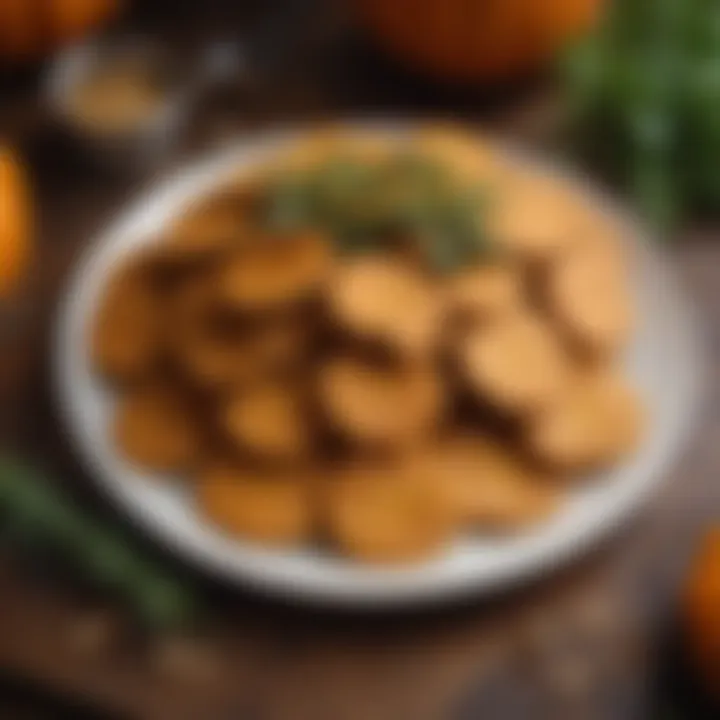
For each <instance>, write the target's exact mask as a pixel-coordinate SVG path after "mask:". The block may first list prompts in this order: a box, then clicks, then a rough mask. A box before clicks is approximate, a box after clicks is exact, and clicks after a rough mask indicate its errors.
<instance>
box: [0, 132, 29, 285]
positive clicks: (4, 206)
mask: <svg viewBox="0 0 720 720" xmlns="http://www.w3.org/2000/svg"><path fill="white" fill-rule="evenodd" d="M31 225H32V211H31V207H30V198H29V192H28V183H27V179H26V175H25V172H24V169H23V167H22V165H21V164H20V162H19V160H18V159H17V158H16V156H15V154H14V153H13V152H12V151H11V150H9V149H8V148H6V147H2V146H0V299H2V298H4V297H6V296H7V295H9V294H10V293H11V292H12V290H13V289H14V288H15V286H16V285H17V283H18V281H19V280H20V278H21V277H22V275H23V273H24V271H25V268H26V266H27V262H28V259H29V255H30V244H31V233H32V230H31Z"/></svg>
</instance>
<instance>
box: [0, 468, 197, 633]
mask: <svg viewBox="0 0 720 720" xmlns="http://www.w3.org/2000/svg"><path fill="white" fill-rule="evenodd" d="M2 530H5V533H4V534H5V535H6V537H10V538H12V539H13V540H15V541H16V542H18V541H19V542H20V543H21V544H22V545H24V549H26V550H30V551H32V550H33V549H34V548H39V549H41V550H42V551H43V552H44V553H46V552H47V553H50V554H51V555H56V556H58V557H61V558H62V559H64V560H67V561H68V562H69V564H70V565H71V566H72V567H74V568H75V569H76V570H77V571H78V572H79V573H81V574H82V575H83V576H85V577H86V578H87V579H88V580H89V581H90V582H91V583H92V584H94V585H96V586H98V588H101V589H104V590H108V591H110V592H113V593H116V594H117V595H118V596H120V597H121V598H122V599H123V600H124V601H125V602H126V603H127V605H128V606H129V608H130V609H131V610H132V611H133V613H134V614H135V615H136V617H137V618H138V620H140V622H141V623H142V624H143V625H144V626H146V627H147V628H149V629H151V630H156V631H175V630H181V629H184V628H187V627H188V626H189V624H190V623H191V621H192V620H193V618H194V616H195V612H196V599H195V597H194V593H193V591H192V589H191V588H190V587H189V586H188V585H187V584H186V583H185V582H183V581H181V580H180V579H179V578H177V577H176V576H174V575H172V574H171V573H169V572H168V571H167V570H166V569H165V568H164V567H162V566H161V565H160V564H158V563H157V562H156V561H153V560H151V559H150V558H148V557H146V556H145V555H144V554H143V553H142V552H141V551H140V550H139V549H138V548H137V546H136V545H135V544H134V543H132V542H131V541H130V540H129V539H128V538H127V537H124V536H123V535H122V534H121V533H119V532H117V531H115V530H114V529H112V528H111V527H109V526H107V525H106V524H105V523H102V522H100V521H98V520H96V519H94V518H91V517H90V516H88V514H87V513H86V512H85V511H84V510H82V509H81V508H80V506H79V505H77V504H76V503H74V502H73V501H72V500H71V499H70V498H69V497H67V496H66V495H65V494H64V493H63V492H62V491H61V490H60V489H59V488H58V486H57V485H55V484H53V483H52V482H51V481H49V480H48V479H47V478H45V477H43V476H42V475H41V474H40V473H39V472H38V471H36V470H34V469H32V468H30V467H29V466H27V465H25V464H23V463H20V462H18V461H17V460H15V459H10V458H8V457H1V458H0V531H2Z"/></svg>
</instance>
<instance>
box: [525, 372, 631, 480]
mask: <svg viewBox="0 0 720 720" xmlns="http://www.w3.org/2000/svg"><path fill="white" fill-rule="evenodd" d="M643 427H644V413H643V411H642V406H641V403H640V400H639V398H638V396H637V394H636V392H635V391H634V390H633V389H632V388H631V387H630V386H629V385H628V384H627V382H626V381H625V380H624V379H622V378H621V377H620V376H619V375H618V374H617V373H615V372H614V371H612V370H603V369H599V370H596V371H593V372H590V373H589V374H587V375H585V376H582V377H579V378H576V379H575V381H574V382H573V383H572V384H571V385H570V386H569V387H568V388H566V391H565V393H564V394H563V395H562V397H561V398H560V399H559V400H558V401H557V402H556V403H555V404H554V405H552V406H549V407H548V408H547V409H546V410H545V411H544V412H542V413H540V414H538V415H537V417H535V418H533V419H532V421H531V422H530V424H529V426H528V444H529V447H530V449H531V450H532V451H533V453H534V454H535V455H536V456H537V458H538V459H540V460H542V461H543V462H544V463H546V464H548V465H550V466H555V467H559V468H564V469H567V470H583V469H592V468H596V467H599V466H602V465H606V464H609V463H612V462H616V461H617V460H619V459H620V458H622V457H623V456H624V455H626V454H627V453H629V452H631V451H632V450H634V449H635V448H636V447H637V445H638V442H639V441H640V439H641V437H642V432H643Z"/></svg>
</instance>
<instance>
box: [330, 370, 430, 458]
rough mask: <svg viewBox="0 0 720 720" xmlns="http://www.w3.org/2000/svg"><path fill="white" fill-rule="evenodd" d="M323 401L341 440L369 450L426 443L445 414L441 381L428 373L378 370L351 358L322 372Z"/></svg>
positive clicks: (426, 371) (423, 371)
mask: <svg viewBox="0 0 720 720" xmlns="http://www.w3.org/2000/svg"><path fill="white" fill-rule="evenodd" d="M319 386H320V400H321V405H322V407H323V408H324V410H325V412H326V413H327V416H328V418H329V419H330V421H331V422H332V423H333V425H334V426H335V427H337V428H338V429H339V430H340V431H341V432H342V433H343V434H345V435H346V436H348V437H349V438H352V439H354V440H356V441H358V442H360V443H367V444H370V445H389V446H394V445H404V444H407V443H408V442H412V441H414V440H417V439H418V438H420V437H422V436H423V434H425V433H427V432H429V430H430V429H431V428H432V427H433V426H434V425H435V424H436V423H437V422H438V420H439V417H440V415H441V413H442V405H443V398H442V389H441V387H440V382H439V378H438V377H437V375H436V374H435V373H434V372H433V371H432V370H431V369H429V368H426V367H408V368H403V369H397V370H387V369H380V368H376V367H374V366H372V365H369V364H365V363H362V362H360V361H357V360H354V359H351V358H339V359H335V360H332V361H330V363H329V364H328V365H326V366H325V367H323V368H321V369H320V378H319Z"/></svg>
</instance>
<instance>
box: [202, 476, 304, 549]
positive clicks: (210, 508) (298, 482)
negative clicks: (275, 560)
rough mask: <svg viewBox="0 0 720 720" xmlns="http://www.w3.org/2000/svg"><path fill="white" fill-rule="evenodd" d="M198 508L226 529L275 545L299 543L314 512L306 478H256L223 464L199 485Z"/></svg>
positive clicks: (249, 538)
mask: <svg viewBox="0 0 720 720" xmlns="http://www.w3.org/2000/svg"><path fill="white" fill-rule="evenodd" d="M197 499H198V504H199V505H200V508H201V510H202V512H203V513H204V514H205V516H206V517H207V518H208V519H209V520H211V521H212V522H213V523H215V524H216V525H218V526H219V527H221V528H222V529H224V530H225V531H227V532H229V533H231V534H233V535H238V536H241V537H243V538H246V539H248V540H252V541H254V542H259V543H263V544H266V545H273V546H288V545H296V544H298V543H300V542H302V541H303V540H305V539H306V538H307V537H308V536H309V535H310V532H311V529H312V509H311V503H310V499H309V496H308V484H307V482H306V481H305V479H304V478H300V477H292V476H283V475H269V476H264V475H257V474H253V473H252V472H248V471H247V470H244V469H242V468H238V467H235V466H233V465H232V464H223V463H218V464H216V465H215V466H213V467H210V468H208V469H207V470H205V471H204V472H203V473H202V474H201V476H200V478H199V481H198V488H197Z"/></svg>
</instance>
